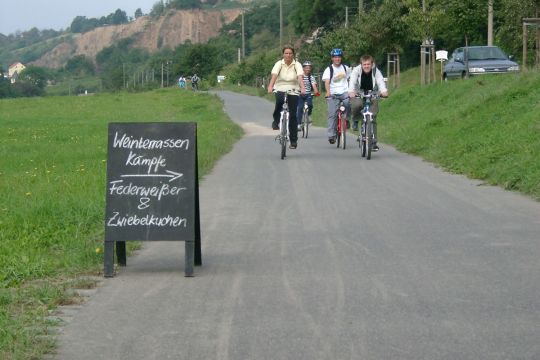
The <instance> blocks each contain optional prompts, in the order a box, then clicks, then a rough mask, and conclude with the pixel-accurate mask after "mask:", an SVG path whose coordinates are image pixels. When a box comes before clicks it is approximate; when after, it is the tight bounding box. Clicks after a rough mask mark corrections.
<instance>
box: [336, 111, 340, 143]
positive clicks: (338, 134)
mask: <svg viewBox="0 0 540 360" xmlns="http://www.w3.org/2000/svg"><path fill="white" fill-rule="evenodd" d="M340 146H341V115H340V114H339V113H338V116H337V124H336V147H337V148H338V149H339V147H340Z"/></svg>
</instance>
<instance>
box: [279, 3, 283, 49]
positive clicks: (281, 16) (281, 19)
mask: <svg viewBox="0 0 540 360" xmlns="http://www.w3.org/2000/svg"><path fill="white" fill-rule="evenodd" d="M279 48H280V49H282V48H283V0H279Z"/></svg>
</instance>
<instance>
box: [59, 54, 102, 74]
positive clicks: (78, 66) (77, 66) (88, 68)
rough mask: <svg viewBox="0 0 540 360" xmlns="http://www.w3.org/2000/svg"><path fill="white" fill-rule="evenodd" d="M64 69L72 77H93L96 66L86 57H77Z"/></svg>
mask: <svg viewBox="0 0 540 360" xmlns="http://www.w3.org/2000/svg"><path fill="white" fill-rule="evenodd" d="M64 69H65V70H66V71H67V72H68V73H70V74H72V75H93V74H94V72H95V69H94V64H93V63H92V61H91V60H90V59H89V58H87V57H86V56H84V55H76V56H74V57H72V58H71V59H69V60H68V61H67V63H66V65H65V66H64Z"/></svg>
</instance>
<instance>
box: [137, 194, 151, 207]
mask: <svg viewBox="0 0 540 360" xmlns="http://www.w3.org/2000/svg"><path fill="white" fill-rule="evenodd" d="M149 206H150V198H147V197H143V198H140V199H139V206H137V208H138V209H139V210H144V209H146V208H147V207H149Z"/></svg>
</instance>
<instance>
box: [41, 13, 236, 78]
mask: <svg viewBox="0 0 540 360" xmlns="http://www.w3.org/2000/svg"><path fill="white" fill-rule="evenodd" d="M240 13H241V10H240V9H230V10H223V11H202V10H178V11H174V10H170V11H168V12H167V13H166V14H165V15H164V16H161V17H160V18H158V19H151V18H150V17H149V16H142V17H140V18H138V19H137V20H135V21H132V22H131V23H129V24H123V25H111V26H105V27H100V28H97V29H94V30H92V31H89V32H87V33H84V34H76V35H75V36H74V37H73V38H72V39H71V40H69V41H66V42H64V43H62V44H59V45H58V46H56V47H55V48H54V49H52V50H51V51H49V52H48V53H46V54H45V55H44V56H42V57H41V58H40V59H38V60H37V61H34V62H33V63H32V64H33V65H37V66H43V67H49V68H59V67H62V66H64V64H65V63H66V62H67V61H68V60H69V59H70V58H71V57H73V56H76V55H85V56H87V57H88V58H90V59H95V57H96V54H97V53H99V52H100V51H101V50H103V49H104V48H106V47H109V46H111V45H113V44H114V43H115V42H117V41H119V40H122V39H125V38H128V37H133V38H134V39H135V41H134V44H133V46H134V47H137V48H142V49H146V50H148V51H150V52H153V51H156V50H159V49H160V48H164V47H169V48H171V49H174V48H175V47H176V46H178V45H180V44H183V43H184V42H186V41H187V40H189V41H191V42H192V43H206V42H207V41H208V39H210V38H212V37H215V36H217V35H218V34H219V30H220V29H221V27H222V26H223V25H225V24H228V23H230V22H232V21H233V20H234V19H236V18H237V17H238V16H239V15H240Z"/></svg>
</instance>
